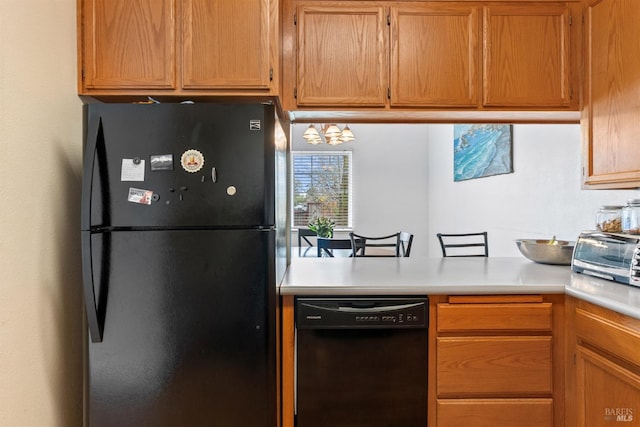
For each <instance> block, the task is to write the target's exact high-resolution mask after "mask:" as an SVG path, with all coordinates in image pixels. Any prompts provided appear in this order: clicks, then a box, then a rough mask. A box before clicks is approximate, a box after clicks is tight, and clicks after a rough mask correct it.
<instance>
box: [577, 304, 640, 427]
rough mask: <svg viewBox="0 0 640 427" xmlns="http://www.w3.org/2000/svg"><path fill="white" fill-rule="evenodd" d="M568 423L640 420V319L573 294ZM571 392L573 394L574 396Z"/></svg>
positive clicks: (594, 425)
mask: <svg viewBox="0 0 640 427" xmlns="http://www.w3.org/2000/svg"><path fill="white" fill-rule="evenodd" d="M567 306H568V308H569V310H568V313H569V323H568V325H569V329H570V330H571V331H572V332H573V334H572V336H570V337H569V338H570V339H569V343H570V346H571V351H572V353H573V357H572V359H573V363H572V364H570V366H569V368H570V369H569V370H568V382H567V383H568V384H567V385H568V390H569V391H570V393H568V394H567V404H568V407H569V408H570V410H569V411H568V414H567V415H568V416H567V423H566V426H567V427H610V426H636V425H639V424H640V320H638V319H635V318H631V317H629V316H625V315H622V314H619V313H616V312H613V311H611V310H608V309H605V308H602V307H599V306H595V305H592V304H590V303H587V302H585V301H580V300H576V299H573V298H569V303H568V304H567ZM570 397H571V398H570Z"/></svg>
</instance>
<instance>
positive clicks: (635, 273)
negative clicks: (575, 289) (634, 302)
mask: <svg viewBox="0 0 640 427" xmlns="http://www.w3.org/2000/svg"><path fill="white" fill-rule="evenodd" d="M571 269H572V270H573V271H575V272H577V273H583V274H588V275H591V276H595V277H600V278H602V279H608V280H614V281H616V282H620V283H625V284H628V285H633V286H638V287H640V235H638V236H636V235H630V234H619V233H603V232H599V231H584V232H582V233H580V236H579V237H578V240H577V241H576V246H575V249H574V250H573V259H572V261H571Z"/></svg>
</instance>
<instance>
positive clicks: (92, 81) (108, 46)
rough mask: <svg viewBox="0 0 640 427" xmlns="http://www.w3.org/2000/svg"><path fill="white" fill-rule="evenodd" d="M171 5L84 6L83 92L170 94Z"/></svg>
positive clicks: (135, 0) (114, 0)
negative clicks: (138, 90)
mask: <svg viewBox="0 0 640 427" xmlns="http://www.w3.org/2000/svg"><path fill="white" fill-rule="evenodd" d="M175 10H176V5H175V0H111V1H102V0H86V1H85V3H84V11H83V17H82V19H83V20H84V21H83V31H84V42H83V46H82V48H83V49H84V55H83V57H84V64H83V72H84V86H85V87H87V88H91V89H118V88H128V87H129V88H149V89H173V88H175V37H176V29H175Z"/></svg>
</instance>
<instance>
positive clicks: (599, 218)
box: [596, 206, 622, 233]
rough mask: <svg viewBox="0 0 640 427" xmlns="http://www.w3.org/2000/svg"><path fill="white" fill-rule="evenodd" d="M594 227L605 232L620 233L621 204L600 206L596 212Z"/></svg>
mask: <svg viewBox="0 0 640 427" xmlns="http://www.w3.org/2000/svg"><path fill="white" fill-rule="evenodd" d="M596 229H597V230H600V231H604V232H607V233H620V232H621V231H622V206H601V207H600V210H599V211H598V213H597V214H596Z"/></svg>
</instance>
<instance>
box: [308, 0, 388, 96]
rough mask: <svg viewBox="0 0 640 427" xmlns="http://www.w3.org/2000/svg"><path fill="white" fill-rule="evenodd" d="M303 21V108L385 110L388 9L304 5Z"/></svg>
mask: <svg viewBox="0 0 640 427" xmlns="http://www.w3.org/2000/svg"><path fill="white" fill-rule="evenodd" d="M297 16H298V18H297V25H298V43H297V46H298V75H297V98H298V101H297V103H298V105H301V106H333V105H353V106H384V105H385V102H386V95H387V86H388V85H387V64H388V60H387V43H388V42H387V39H388V35H387V31H386V30H387V25H386V18H385V13H384V8H383V7H381V6H375V5H366V4H360V3H358V4H357V6H351V5H347V4H345V5H338V6H300V7H298V12H297Z"/></svg>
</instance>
